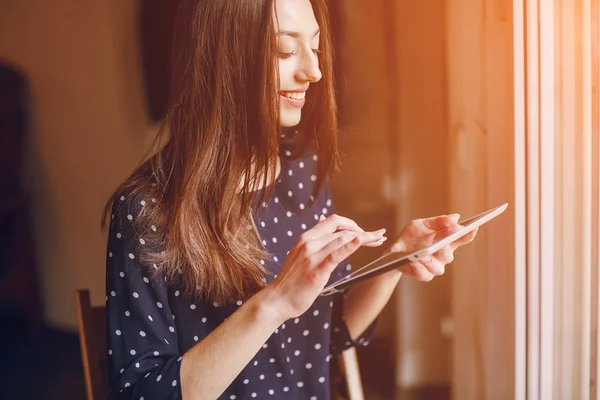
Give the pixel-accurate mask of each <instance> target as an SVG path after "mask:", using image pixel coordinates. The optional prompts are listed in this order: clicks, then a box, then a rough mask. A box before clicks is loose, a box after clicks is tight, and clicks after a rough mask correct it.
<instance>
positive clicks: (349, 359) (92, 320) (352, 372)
mask: <svg viewBox="0 0 600 400" xmlns="http://www.w3.org/2000/svg"><path fill="white" fill-rule="evenodd" d="M75 304H76V307H77V325H78V328H79V343H80V345H81V360H82V362H83V374H84V378H85V388H86V392H87V399H88V400H98V399H106V397H107V394H108V349H107V347H106V307H104V306H96V307H92V304H91V302H90V292H89V291H88V290H77V291H75ZM338 364H339V366H340V372H341V373H342V375H343V379H344V381H345V385H346V393H347V400H364V398H365V397H364V394H363V388H362V383H361V379H360V369H359V367H358V358H357V356H356V349H355V348H350V349H348V350H346V351H344V352H343V353H342V354H341V355H340V356H339V358H338ZM344 397H345V396H344ZM338 398H339V397H338Z"/></svg>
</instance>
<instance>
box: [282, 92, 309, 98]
mask: <svg viewBox="0 0 600 400" xmlns="http://www.w3.org/2000/svg"><path fill="white" fill-rule="evenodd" d="M281 94H282V95H283V96H285V97H287V98H289V99H292V100H304V97H306V92H282V93H281Z"/></svg>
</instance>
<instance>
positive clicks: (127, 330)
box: [106, 196, 182, 400]
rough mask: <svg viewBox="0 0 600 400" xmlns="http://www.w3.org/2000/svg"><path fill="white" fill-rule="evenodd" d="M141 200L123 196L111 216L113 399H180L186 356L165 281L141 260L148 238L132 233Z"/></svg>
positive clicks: (108, 287) (108, 306)
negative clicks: (181, 379) (170, 306)
mask: <svg viewBox="0 0 600 400" xmlns="http://www.w3.org/2000/svg"><path fill="white" fill-rule="evenodd" d="M119 202H121V204H117V203H119ZM123 202H126V203H124V204H123ZM132 203H135V204H132ZM141 203H142V205H143V204H145V203H144V202H143V201H142V202H141ZM139 204H140V202H139V201H135V202H134V201H131V200H129V199H125V198H124V197H123V196H122V197H121V198H120V199H117V200H116V203H115V205H114V207H113V214H112V216H111V223H110V229H109V238H108V246H107V259H106V260H107V262H106V291H107V294H106V310H107V332H106V333H107V341H108V348H109V350H108V354H109V372H110V385H109V399H135V400H138V399H141V398H143V399H146V400H150V399H180V398H181V385H180V381H179V372H180V366H181V358H182V357H181V354H180V350H179V346H178V343H177V335H176V332H175V326H174V324H173V314H172V313H171V310H170V308H169V302H168V297H167V289H166V284H165V282H164V280H163V279H160V278H158V279H152V278H151V273H150V269H149V268H148V267H147V266H145V265H143V264H142V263H140V262H139V261H138V251H139V248H140V246H143V245H144V241H143V238H136V236H135V235H134V232H133V228H132V222H133V220H134V218H135V217H136V215H137V213H139V211H140V209H141V207H140V206H139Z"/></svg>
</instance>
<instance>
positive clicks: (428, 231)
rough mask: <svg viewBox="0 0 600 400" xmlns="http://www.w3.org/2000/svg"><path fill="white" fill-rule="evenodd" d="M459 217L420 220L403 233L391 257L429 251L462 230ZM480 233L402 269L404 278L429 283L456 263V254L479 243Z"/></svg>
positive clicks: (406, 227) (389, 251)
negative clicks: (469, 244)
mask: <svg viewBox="0 0 600 400" xmlns="http://www.w3.org/2000/svg"><path fill="white" fill-rule="evenodd" d="M459 218H460V216H459V215H458V214H452V215H442V216H438V217H433V218H423V219H416V220H414V221H411V222H409V223H408V224H407V225H406V226H405V227H404V228H403V229H402V231H401V232H400V235H399V236H398V239H396V241H395V242H394V243H393V244H392V245H391V246H390V248H389V249H388V250H387V252H388V253H391V252H400V253H411V252H413V251H417V250H419V249H422V248H425V247H427V246H429V245H431V244H433V243H434V242H436V241H437V240H439V239H441V238H443V237H445V236H447V235H448V234H450V233H452V232H456V231H457V230H458V229H460V228H461V225H459V224H458V220H459ZM476 235H477V229H475V230H474V231H472V232H470V233H469V234H467V235H465V236H463V237H462V238H460V239H458V240H456V241H455V242H453V243H451V244H449V245H447V246H446V247H444V248H442V249H441V250H440V251H438V252H437V253H435V254H434V255H432V256H429V257H426V258H424V259H422V260H420V261H416V262H413V263H411V264H408V265H405V266H403V267H401V268H400V271H401V272H402V273H403V274H407V275H411V276H413V277H414V278H416V279H417V280H419V281H422V282H429V281H430V280H432V279H433V278H434V277H435V276H439V275H442V274H443V273H444V272H445V269H446V265H447V264H450V263H451V262H452V261H453V260H454V251H455V250H456V249H457V248H459V247H461V246H464V245H465V244H467V243H470V242H471V241H473V239H475V236H476Z"/></svg>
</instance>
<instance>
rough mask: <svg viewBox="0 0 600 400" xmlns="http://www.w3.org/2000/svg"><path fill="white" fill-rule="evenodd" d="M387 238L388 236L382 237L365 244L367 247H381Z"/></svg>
mask: <svg viewBox="0 0 600 400" xmlns="http://www.w3.org/2000/svg"><path fill="white" fill-rule="evenodd" d="M386 240H387V237H385V236H384V237H382V238H381V239H379V240H377V241H375V242H371V243H364V244H363V246H365V247H379V246H381V245H382V244H383V243H384V242H385V241H386Z"/></svg>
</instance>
